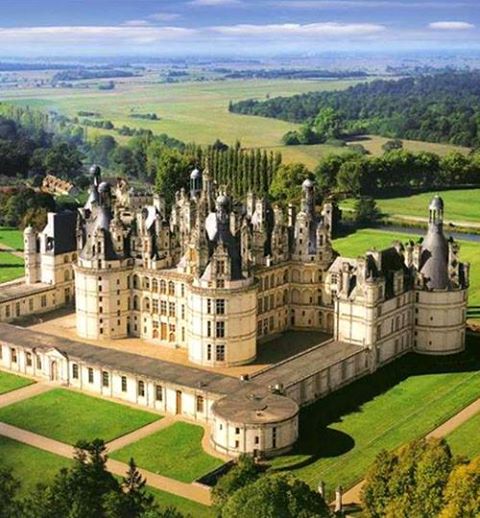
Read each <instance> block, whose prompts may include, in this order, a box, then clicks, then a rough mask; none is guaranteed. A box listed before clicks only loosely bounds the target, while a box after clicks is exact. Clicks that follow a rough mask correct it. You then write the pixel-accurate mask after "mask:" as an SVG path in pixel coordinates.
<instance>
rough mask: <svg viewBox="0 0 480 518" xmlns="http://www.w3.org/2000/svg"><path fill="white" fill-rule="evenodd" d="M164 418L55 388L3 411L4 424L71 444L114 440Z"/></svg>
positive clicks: (1, 412)
mask: <svg viewBox="0 0 480 518" xmlns="http://www.w3.org/2000/svg"><path fill="white" fill-rule="evenodd" d="M157 419H160V416H158V415H156V414H152V413H150V412H145V411H143V410H136V409H133V408H130V407H127V406H124V405H120V404H118V403H113V402H111V401H105V400H103V399H99V398H95V397H91V396H86V395H85V394H80V393H78V392H72V391H69V390H64V389H54V390H51V391H49V392H45V393H43V394H40V395H38V396H35V397H32V398H30V399H26V400H24V401H20V402H18V403H14V404H13V405H9V406H7V407H4V408H0V421H4V422H5V423H8V424H11V425H13V426H17V427H19V428H24V429H25V430H30V431H31V432H35V433H38V434H40V435H45V436H46V437H50V438H52V439H56V440H58V441H61V442H65V443H68V444H75V443H76V442H77V441H78V440H81V439H86V440H92V439H95V438H100V439H103V440H105V441H107V442H108V441H111V440H112V439H115V438H116V437H120V436H122V435H125V434H127V433H130V432H132V431H133V430H136V429H138V428H141V427H142V426H145V425H147V424H149V423H152V422H153V421H156V420H157Z"/></svg>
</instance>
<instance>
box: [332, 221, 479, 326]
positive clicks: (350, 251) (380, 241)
mask: <svg viewBox="0 0 480 518" xmlns="http://www.w3.org/2000/svg"><path fill="white" fill-rule="evenodd" d="M409 238H410V236H408V234H402V233H395V232H386V231H383V230H374V229H362V230H357V232H355V233H354V234H350V235H349V236H347V237H342V238H338V239H335V240H334V241H333V247H334V248H335V250H337V251H338V252H339V253H340V254H341V255H343V256H345V257H353V258H354V257H357V256H358V255H362V254H364V253H365V252H366V251H367V250H368V249H370V248H372V247H375V248H377V249H378V250H381V249H382V248H386V247H388V246H390V245H391V244H392V242H393V241H394V240H396V239H398V240H400V241H401V242H403V243H405V242H406V241H407V240H408V239H409ZM411 238H412V239H417V237H415V236H411ZM459 243H460V258H461V260H462V261H465V262H468V263H470V266H471V268H470V290H469V313H468V315H469V317H470V318H478V317H480V243H475V242H473V241H459Z"/></svg>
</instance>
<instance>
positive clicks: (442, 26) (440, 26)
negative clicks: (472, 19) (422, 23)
mask: <svg viewBox="0 0 480 518" xmlns="http://www.w3.org/2000/svg"><path fill="white" fill-rule="evenodd" d="M428 28H429V29H434V30H437V31H466V30H470V29H475V25H473V23H468V22H456V21H445V22H432V23H429V24H428Z"/></svg>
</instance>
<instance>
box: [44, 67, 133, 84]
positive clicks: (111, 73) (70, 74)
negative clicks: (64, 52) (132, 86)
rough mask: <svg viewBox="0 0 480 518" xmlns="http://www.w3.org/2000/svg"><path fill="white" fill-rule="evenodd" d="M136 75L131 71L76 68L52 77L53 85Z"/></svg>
mask: <svg viewBox="0 0 480 518" xmlns="http://www.w3.org/2000/svg"><path fill="white" fill-rule="evenodd" d="M134 75H135V74H134V73H133V72H131V71H129V70H120V69H115V68H107V69H105V70H97V69H85V68H76V69H70V70H62V71H61V72H57V73H56V74H55V75H54V76H53V77H52V83H57V82H58V81H81V80H85V79H107V78H110V77H133V76H134Z"/></svg>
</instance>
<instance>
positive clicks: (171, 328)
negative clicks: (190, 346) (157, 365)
mask: <svg viewBox="0 0 480 518" xmlns="http://www.w3.org/2000/svg"><path fill="white" fill-rule="evenodd" d="M168 341H169V342H175V324H169V325H168Z"/></svg>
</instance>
